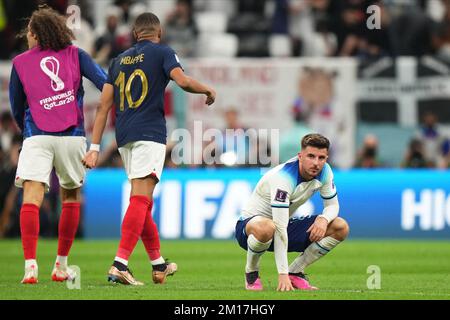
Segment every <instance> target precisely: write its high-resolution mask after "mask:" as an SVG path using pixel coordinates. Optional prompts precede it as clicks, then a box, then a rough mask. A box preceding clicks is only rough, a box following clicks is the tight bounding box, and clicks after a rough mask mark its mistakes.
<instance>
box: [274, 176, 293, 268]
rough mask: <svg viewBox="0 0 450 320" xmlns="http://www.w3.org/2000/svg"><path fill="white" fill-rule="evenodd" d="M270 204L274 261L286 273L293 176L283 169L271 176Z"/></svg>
mask: <svg viewBox="0 0 450 320" xmlns="http://www.w3.org/2000/svg"><path fill="white" fill-rule="evenodd" d="M269 183H270V205H271V207H272V217H273V222H274V224H275V234H274V253H275V262H276V265H277V270H278V273H279V274H287V273H288V256H287V250H288V234H287V226H288V222H289V204H290V197H291V194H292V192H293V191H294V187H295V185H294V181H293V178H292V177H291V176H290V175H289V174H288V173H287V172H284V171H280V172H278V173H276V174H275V175H274V176H272V177H271V179H270V180H269Z"/></svg>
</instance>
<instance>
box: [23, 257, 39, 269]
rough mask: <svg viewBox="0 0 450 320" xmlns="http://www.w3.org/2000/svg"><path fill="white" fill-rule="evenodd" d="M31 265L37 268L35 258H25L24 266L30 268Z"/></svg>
mask: <svg viewBox="0 0 450 320" xmlns="http://www.w3.org/2000/svg"><path fill="white" fill-rule="evenodd" d="M31 266H35V267H36V268H37V266H38V265H37V261H36V259H28V260H25V268H30V267H31Z"/></svg>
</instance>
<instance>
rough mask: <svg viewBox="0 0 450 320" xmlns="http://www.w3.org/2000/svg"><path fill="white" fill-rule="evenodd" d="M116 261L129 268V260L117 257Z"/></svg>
mask: <svg viewBox="0 0 450 320" xmlns="http://www.w3.org/2000/svg"><path fill="white" fill-rule="evenodd" d="M114 261H117V262H120V263H121V264H123V265H125V266H127V267H128V260H125V259H122V258H120V257H115V258H114Z"/></svg>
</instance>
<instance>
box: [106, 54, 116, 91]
mask: <svg viewBox="0 0 450 320" xmlns="http://www.w3.org/2000/svg"><path fill="white" fill-rule="evenodd" d="M114 61H115V59H112V60H111V63H110V64H109V68H108V75H107V77H106V83H108V84H110V85H112V86H113V85H114V80H113V68H114Z"/></svg>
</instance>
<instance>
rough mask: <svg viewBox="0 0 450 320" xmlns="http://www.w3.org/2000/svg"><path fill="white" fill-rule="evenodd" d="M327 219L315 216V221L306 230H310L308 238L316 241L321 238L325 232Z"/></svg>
mask: <svg viewBox="0 0 450 320" xmlns="http://www.w3.org/2000/svg"><path fill="white" fill-rule="evenodd" d="M327 227H328V221H327V219H325V218H323V217H317V218H316V221H314V223H313V224H312V225H311V227H309V229H308V230H307V231H306V232H310V235H309V240H311V242H316V241H320V240H322V238H323V237H324V236H325V233H326V232H327Z"/></svg>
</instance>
